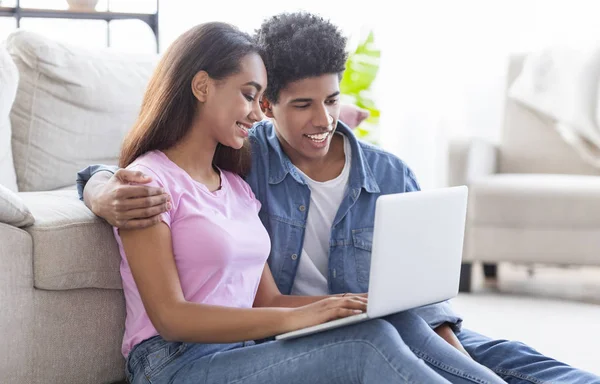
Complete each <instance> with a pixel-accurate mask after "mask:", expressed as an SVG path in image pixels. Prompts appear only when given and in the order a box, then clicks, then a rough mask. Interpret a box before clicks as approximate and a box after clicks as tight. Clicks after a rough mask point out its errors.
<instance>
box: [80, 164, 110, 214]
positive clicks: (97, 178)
mask: <svg viewBox="0 0 600 384" xmlns="http://www.w3.org/2000/svg"><path fill="white" fill-rule="evenodd" d="M111 177H112V173H111V172H109V171H99V172H96V173H95V174H94V175H93V176H92V177H91V178H90V180H89V181H88V182H87V184H86V185H85V188H84V189H83V202H84V203H85V205H86V207H88V208H89V209H90V210H91V211H92V212H94V208H93V204H92V203H93V201H94V200H95V199H96V195H97V191H98V189H99V188H102V187H103V186H104V185H105V184H106V183H107V182H108V180H109V179H110V178H111ZM94 213H96V212H94Z"/></svg>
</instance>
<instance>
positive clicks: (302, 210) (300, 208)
mask: <svg viewBox="0 0 600 384" xmlns="http://www.w3.org/2000/svg"><path fill="white" fill-rule="evenodd" d="M298 209H299V210H300V212H304V211H306V207H305V206H304V205H301V206H299V207H298Z"/></svg>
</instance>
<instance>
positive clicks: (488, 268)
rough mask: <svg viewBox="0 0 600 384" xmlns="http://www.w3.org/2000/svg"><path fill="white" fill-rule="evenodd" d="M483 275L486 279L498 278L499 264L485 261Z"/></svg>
mask: <svg viewBox="0 0 600 384" xmlns="http://www.w3.org/2000/svg"><path fill="white" fill-rule="evenodd" d="M483 275H484V276H485V278H486V279H497V278H498V264H490V263H483Z"/></svg>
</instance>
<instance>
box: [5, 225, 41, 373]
mask: <svg viewBox="0 0 600 384" xmlns="http://www.w3.org/2000/svg"><path fill="white" fill-rule="evenodd" d="M32 255H33V244H32V239H31V236H30V235H29V234H28V233H27V232H26V231H25V230H23V229H20V228H17V227H15V226H12V225H9V224H5V223H0V265H1V266H2V267H1V268H0V303H2V304H1V305H2V309H1V310H0V339H1V340H2V348H3V350H4V351H5V352H4V353H3V354H2V358H0V372H2V380H3V381H4V382H6V383H31V382H33V379H32V378H31V372H33V370H32V369H31V368H30V366H29V364H27V362H29V361H31V360H32V356H34V355H35V351H34V346H35V343H34V341H35V338H34V337H33V335H32V334H31V329H32V328H33V324H34V322H35V320H36V318H35V312H34V298H33V267H32V265H33V260H32Z"/></svg>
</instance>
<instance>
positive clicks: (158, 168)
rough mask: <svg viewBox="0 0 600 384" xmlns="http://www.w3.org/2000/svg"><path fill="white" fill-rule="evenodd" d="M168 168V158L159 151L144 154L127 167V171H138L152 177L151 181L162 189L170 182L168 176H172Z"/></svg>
mask: <svg viewBox="0 0 600 384" xmlns="http://www.w3.org/2000/svg"><path fill="white" fill-rule="evenodd" d="M169 168H170V164H169V162H168V158H167V157H166V155H165V154H164V153H162V152H161V151H150V152H146V153H144V154H143V155H141V156H139V157H138V158H136V159H135V160H134V161H133V162H132V163H131V164H129V166H127V169H128V170H132V171H140V172H142V173H144V174H145V175H147V176H150V177H152V179H153V181H154V182H156V183H157V184H159V185H160V186H161V187H163V188H164V187H167V185H168V184H169V182H170V180H171V177H170V175H172V172H170V170H169ZM151 184H154V183H151ZM151 184H149V185H151Z"/></svg>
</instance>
